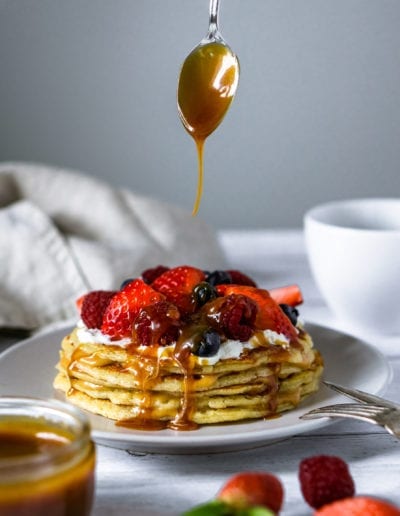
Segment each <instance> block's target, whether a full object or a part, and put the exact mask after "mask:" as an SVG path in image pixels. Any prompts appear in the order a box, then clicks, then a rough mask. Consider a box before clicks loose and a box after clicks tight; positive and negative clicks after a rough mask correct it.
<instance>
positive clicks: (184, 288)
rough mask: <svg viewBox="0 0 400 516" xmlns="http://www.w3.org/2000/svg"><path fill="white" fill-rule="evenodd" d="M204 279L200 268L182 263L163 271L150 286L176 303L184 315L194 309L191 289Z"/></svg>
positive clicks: (194, 303)
mask: <svg viewBox="0 0 400 516" xmlns="http://www.w3.org/2000/svg"><path fill="white" fill-rule="evenodd" d="M204 279H205V274H204V272H203V271H202V270H200V269H196V268H195V267H189V266H188V265H182V266H180V267H175V268H173V269H168V270H167V271H165V272H163V273H162V274H161V275H160V276H158V278H156V279H155V280H154V281H153V283H152V284H151V286H152V287H153V288H154V290H157V291H158V292H160V293H162V294H163V295H164V296H165V297H166V298H167V300H168V301H169V302H171V303H173V304H174V305H176V306H177V307H178V308H179V311H180V312H181V314H182V315H185V314H191V313H193V312H194V311H195V309H196V302H195V299H194V296H193V289H194V287H195V286H196V285H197V284H198V283H200V282H202V281H204Z"/></svg>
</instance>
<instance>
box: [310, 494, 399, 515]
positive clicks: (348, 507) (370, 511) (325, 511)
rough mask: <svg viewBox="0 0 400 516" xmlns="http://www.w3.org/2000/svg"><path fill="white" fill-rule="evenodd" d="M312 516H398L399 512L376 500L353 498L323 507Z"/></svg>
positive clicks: (362, 497)
mask: <svg viewBox="0 0 400 516" xmlns="http://www.w3.org/2000/svg"><path fill="white" fill-rule="evenodd" d="M314 514H315V516H400V510H399V509H398V508H397V507H395V506H394V505H392V504H390V503H388V502H384V501H383V500H378V499H377V498H371V497H369V496H355V497H354V498H345V499H343V500H338V501H336V502H333V503H331V504H328V505H325V506H324V507H322V508H321V509H319V510H318V511H316V512H315V513H314Z"/></svg>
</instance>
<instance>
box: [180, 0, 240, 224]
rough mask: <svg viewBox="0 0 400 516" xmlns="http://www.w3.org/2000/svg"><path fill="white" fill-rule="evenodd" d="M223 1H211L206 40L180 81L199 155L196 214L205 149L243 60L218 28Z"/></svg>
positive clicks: (190, 57)
mask: <svg viewBox="0 0 400 516" xmlns="http://www.w3.org/2000/svg"><path fill="white" fill-rule="evenodd" d="M219 5H220V0H210V7H209V26H208V32H207V35H206V36H205V38H203V39H202V40H201V42H200V43H199V44H198V45H197V46H196V47H195V48H194V49H193V50H192V51H191V52H190V54H189V55H188V56H187V58H186V59H185V61H184V62H183V65H182V68H181V72H180V76H179V82H178V95H177V97H178V99H177V100H178V112H179V115H180V118H181V120H182V123H183V125H184V127H185V129H186V130H187V131H188V133H189V134H190V135H191V136H192V137H193V139H194V141H195V144H196V148H197V155H198V184H197V196H196V200H195V204H194V207H193V215H195V214H196V213H197V211H198V208H199V205H200V200H201V195H202V190H203V147H204V142H205V139H206V138H207V136H209V135H210V134H211V133H212V132H213V131H214V130H215V129H216V128H217V127H218V125H219V124H220V123H221V122H222V119H223V118H224V116H225V114H226V112H227V110H228V108H229V106H230V104H231V102H232V100H233V97H234V95H235V93H236V89H237V86H238V81H239V61H238V58H237V56H236V55H235V54H234V53H233V51H232V50H231V48H230V47H229V46H228V44H227V43H226V42H225V40H224V39H223V37H222V35H221V33H220V31H219V28H218V13H219Z"/></svg>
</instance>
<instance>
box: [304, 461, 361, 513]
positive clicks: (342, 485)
mask: <svg viewBox="0 0 400 516" xmlns="http://www.w3.org/2000/svg"><path fill="white" fill-rule="evenodd" d="M299 480H300V487H301V492H302V493H303V496H304V499H305V501H306V502H307V503H308V504H309V505H310V506H311V507H313V508H314V509H318V508H319V507H322V506H323V505H325V504H328V503H331V502H334V501H335V500H340V499H342V498H347V497H349V496H353V495H354V482H353V478H352V476H351V475H350V472H349V468H348V467H347V464H346V463H345V462H344V460H342V459H341V458H340V457H335V456H331V455H315V456H313V457H308V458H306V459H303V460H302V461H301V462H300V465H299Z"/></svg>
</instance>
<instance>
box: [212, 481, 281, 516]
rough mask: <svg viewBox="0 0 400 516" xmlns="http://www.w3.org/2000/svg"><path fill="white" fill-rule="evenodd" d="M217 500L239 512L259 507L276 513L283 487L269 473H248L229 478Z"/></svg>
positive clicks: (279, 505)
mask: <svg viewBox="0 0 400 516" xmlns="http://www.w3.org/2000/svg"><path fill="white" fill-rule="evenodd" d="M217 498H218V499H219V500H222V501H224V502H225V503H227V504H228V505H230V506H231V507H234V508H235V509H239V510H240V509H246V508H248V507H254V506H259V507H266V508H268V509H270V510H271V511H273V512H274V513H278V512H279V511H280V509H281V507H282V502H283V487H282V483H281V481H280V480H279V478H278V477H276V476H275V475H272V474H271V473H266V472H257V471H254V472H252V471H249V472H243V473H238V474H237V475H234V476H233V477H231V478H230V479H229V480H228V481H227V482H226V484H225V485H224V486H223V487H222V489H221V490H220V492H219V493H218V495H217ZM232 513H233V514H236V512H232ZM227 514H230V513H227Z"/></svg>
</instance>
